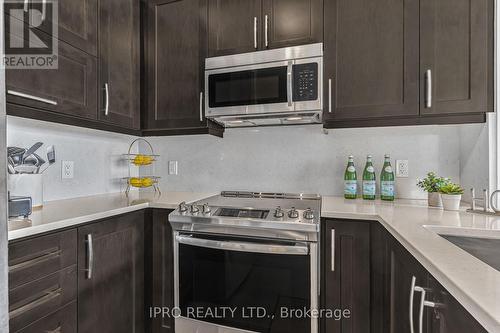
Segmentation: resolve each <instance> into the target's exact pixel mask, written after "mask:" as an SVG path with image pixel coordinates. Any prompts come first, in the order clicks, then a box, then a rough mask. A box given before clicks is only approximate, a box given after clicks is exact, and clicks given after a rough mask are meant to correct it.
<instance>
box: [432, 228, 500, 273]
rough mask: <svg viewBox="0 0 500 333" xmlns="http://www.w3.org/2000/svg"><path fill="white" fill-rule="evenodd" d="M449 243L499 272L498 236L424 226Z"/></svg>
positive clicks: (482, 231)
mask: <svg viewBox="0 0 500 333" xmlns="http://www.w3.org/2000/svg"><path fill="white" fill-rule="evenodd" d="M426 228H427V229H429V230H432V231H434V232H436V233H437V234H438V235H439V236H441V237H443V238H444V239H446V240H447V241H449V242H450V243H452V244H454V245H456V246H458V247H459V248H461V249H462V250H464V251H466V252H468V253H470V254H471V255H473V256H474V257H476V258H477V259H479V260H481V261H482V262H484V263H486V264H488V265H489V266H491V267H493V268H494V269H496V270H497V271H500V237H499V236H500V235H499V234H498V232H496V230H495V231H492V230H479V229H476V230H474V229H468V228H446V227H435V226H426Z"/></svg>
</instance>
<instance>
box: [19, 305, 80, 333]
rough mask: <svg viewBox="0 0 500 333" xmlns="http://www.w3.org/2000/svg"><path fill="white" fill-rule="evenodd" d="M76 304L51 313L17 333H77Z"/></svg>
mask: <svg viewBox="0 0 500 333" xmlns="http://www.w3.org/2000/svg"><path fill="white" fill-rule="evenodd" d="M77 332H78V330H77V319H76V302H72V303H70V304H68V305H66V306H65V307H64V308H62V309H60V310H58V311H56V312H54V313H51V314H50V315H48V316H47V317H45V318H42V319H40V320H38V321H36V322H34V323H33V324H31V325H29V326H28V327H25V328H23V329H22V330H20V331H18V333H77Z"/></svg>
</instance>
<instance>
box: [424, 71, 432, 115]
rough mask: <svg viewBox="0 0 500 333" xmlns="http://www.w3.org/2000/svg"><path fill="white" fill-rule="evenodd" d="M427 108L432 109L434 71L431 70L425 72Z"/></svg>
mask: <svg viewBox="0 0 500 333" xmlns="http://www.w3.org/2000/svg"><path fill="white" fill-rule="evenodd" d="M425 107H426V108H427V109H430V108H431V107H432V71H431V70H430V69H428V70H426V71H425Z"/></svg>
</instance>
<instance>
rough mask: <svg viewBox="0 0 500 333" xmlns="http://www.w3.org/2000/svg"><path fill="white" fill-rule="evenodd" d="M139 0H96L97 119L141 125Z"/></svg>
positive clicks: (124, 125)
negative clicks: (97, 10)
mask: <svg viewBox="0 0 500 333" xmlns="http://www.w3.org/2000/svg"><path fill="white" fill-rule="evenodd" d="M139 9H140V8H139V0H100V1H99V119H100V120H103V121H106V122H110V123H112V124H114V125H118V126H121V127H125V128H133V129H137V128H139V127H140V114H139V112H140V104H139V102H140V97H139V96H140V85H139V81H140V73H139V72H140V61H139V60H140V59H139V32H140V31H139V19H140V13H139Z"/></svg>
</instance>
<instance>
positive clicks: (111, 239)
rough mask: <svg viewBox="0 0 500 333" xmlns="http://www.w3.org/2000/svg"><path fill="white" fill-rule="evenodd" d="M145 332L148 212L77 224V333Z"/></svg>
mask: <svg viewBox="0 0 500 333" xmlns="http://www.w3.org/2000/svg"><path fill="white" fill-rule="evenodd" d="M143 331H144V211H138V212H134V213H129V214H126V215H121V216H118V217H114V218H111V219H108V220H104V221H100V222H97V223H93V224H90V225H87V226H84V227H81V228H78V332H79V333H95V332H106V333H127V332H130V333H136V332H137V333H139V332H143Z"/></svg>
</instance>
